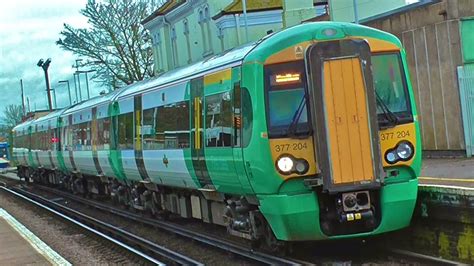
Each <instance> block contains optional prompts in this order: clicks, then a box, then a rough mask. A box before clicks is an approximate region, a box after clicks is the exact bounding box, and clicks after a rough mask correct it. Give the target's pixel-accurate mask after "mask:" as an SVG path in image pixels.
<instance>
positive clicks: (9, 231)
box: [0, 208, 70, 265]
mask: <svg viewBox="0 0 474 266" xmlns="http://www.w3.org/2000/svg"><path fill="white" fill-rule="evenodd" d="M0 265H70V263H69V262H67V261H66V260H65V259H64V258H62V257H61V256H60V255H59V254H58V253H56V252H55V251H54V250H52V249H51V248H50V247H49V246H47V245H46V244H45V243H44V242H43V241H41V240H40V239H39V238H38V237H36V236H35V235H34V234H33V233H32V232H31V231H29V230H28V229H27V228H26V227H25V226H23V225H22V224H21V223H20V222H18V221H17V220H16V219H15V218H14V217H12V216H11V215H10V214H8V213H7V212H6V211H5V210H3V209H1V208H0Z"/></svg>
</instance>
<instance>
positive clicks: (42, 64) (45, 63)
mask: <svg viewBox="0 0 474 266" xmlns="http://www.w3.org/2000/svg"><path fill="white" fill-rule="evenodd" d="M50 64H51V58H48V59H46V61H44V60H43V59H40V60H39V61H38V63H36V65H37V66H39V67H41V68H42V69H43V71H44V79H45V80H46V93H47V94H48V104H49V111H50V112H51V111H53V103H52V101H51V87H50V84H49V76H48V68H49V65H50Z"/></svg>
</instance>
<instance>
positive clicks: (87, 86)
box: [76, 70, 95, 99]
mask: <svg viewBox="0 0 474 266" xmlns="http://www.w3.org/2000/svg"><path fill="white" fill-rule="evenodd" d="M94 71H95V70H85V71H83V70H82V71H76V73H77V75H78V76H79V74H81V73H84V74H86V88H87V99H90V98H91V96H90V91H89V77H88V75H87V73H90V72H94Z"/></svg>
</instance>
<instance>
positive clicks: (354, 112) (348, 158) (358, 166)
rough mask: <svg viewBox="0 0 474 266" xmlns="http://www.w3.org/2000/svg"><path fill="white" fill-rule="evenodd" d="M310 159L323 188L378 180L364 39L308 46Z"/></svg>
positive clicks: (367, 51) (372, 183) (356, 185)
mask: <svg viewBox="0 0 474 266" xmlns="http://www.w3.org/2000/svg"><path fill="white" fill-rule="evenodd" d="M306 62H307V66H308V68H309V73H308V74H309V75H308V76H309V78H310V82H311V83H312V84H311V87H312V89H310V95H311V103H312V106H311V109H312V117H313V118H314V120H315V121H314V124H315V125H316V126H315V128H316V133H315V136H314V137H315V142H316V143H317V145H316V146H317V152H316V158H317V161H318V164H319V169H321V171H322V176H323V178H324V180H323V181H324V187H325V189H327V190H329V191H343V190H352V189H355V188H357V189H359V188H362V187H364V188H370V187H376V186H378V185H379V182H380V179H379V176H380V175H379V173H381V171H380V169H381V163H380V148H379V145H378V138H377V136H378V135H377V132H378V126H377V120H376V115H375V92H374V88H373V85H372V72H371V69H370V66H371V64H370V47H369V45H368V44H367V43H366V42H365V41H362V40H361V41H356V40H343V41H331V42H324V43H318V44H315V45H313V46H311V47H310V48H309V49H308V54H307V60H306Z"/></svg>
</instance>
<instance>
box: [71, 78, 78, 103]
mask: <svg viewBox="0 0 474 266" xmlns="http://www.w3.org/2000/svg"><path fill="white" fill-rule="evenodd" d="M72 77H73V78H74V91H75V93H76V103H78V102H79V98H78V96H77V83H76V73H73V74H72Z"/></svg>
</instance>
